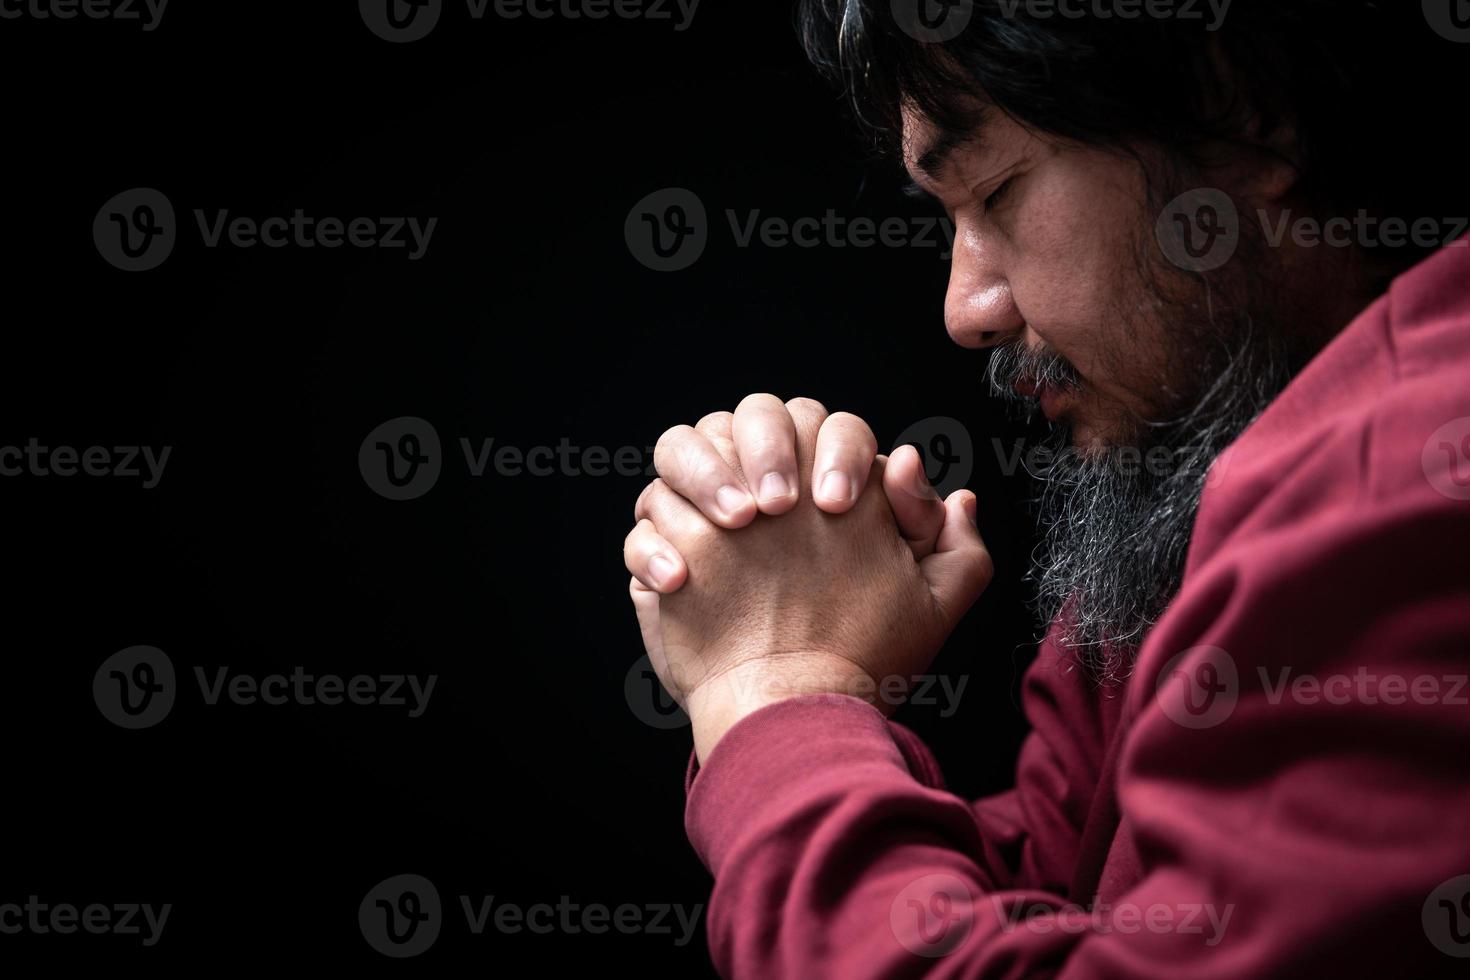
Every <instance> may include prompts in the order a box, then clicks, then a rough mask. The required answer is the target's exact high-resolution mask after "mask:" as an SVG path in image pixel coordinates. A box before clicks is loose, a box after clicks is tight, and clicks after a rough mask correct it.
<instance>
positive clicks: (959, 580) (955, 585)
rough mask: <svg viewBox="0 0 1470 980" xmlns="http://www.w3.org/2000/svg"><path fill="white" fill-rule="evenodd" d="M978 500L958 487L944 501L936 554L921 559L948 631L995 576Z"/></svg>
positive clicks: (926, 578) (924, 572)
mask: <svg viewBox="0 0 1470 980" xmlns="http://www.w3.org/2000/svg"><path fill="white" fill-rule="evenodd" d="M977 504H978V501H977V500H976V499H975V495H974V494H973V493H971V492H970V491H968V490H956V491H955V492H954V493H952V494H950V495H949V499H948V500H946V501H945V502H944V526H943V527H942V528H940V530H939V538H938V540H936V541H935V543H934V553H933V554H931V555H930V556H929V557H927V558H925V559H924V560H923V561H921V562H919V571H920V572H921V573H922V574H923V576H924V581H926V582H928V583H929V591H930V593H932V594H933V596H934V602H935V603H936V604H937V605H938V606H939V608H940V610H941V612H942V614H943V617H944V628H945V631H946V632H948V631H949V630H952V629H954V627H955V624H956V623H958V622H959V621H960V617H961V616H963V615H964V614H965V613H967V612H969V610H970V607H971V606H972V605H974V604H975V600H976V599H978V598H980V593H982V592H984V591H985V587H986V586H988V585H989V584H990V580H991V579H992V578H993V577H994V576H995V564H994V562H992V561H991V559H990V552H989V550H987V549H986V547H985V542H984V541H983V540H982V539H981V538H980V529H979V528H978V527H977V526H976V523H975V517H976V507H977Z"/></svg>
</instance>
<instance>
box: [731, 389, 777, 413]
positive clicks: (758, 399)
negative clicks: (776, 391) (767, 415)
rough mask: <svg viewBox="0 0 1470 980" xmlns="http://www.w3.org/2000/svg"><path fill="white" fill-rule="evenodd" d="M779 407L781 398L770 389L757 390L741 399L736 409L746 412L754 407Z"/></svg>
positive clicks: (738, 411)
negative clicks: (769, 390)
mask: <svg viewBox="0 0 1470 980" xmlns="http://www.w3.org/2000/svg"><path fill="white" fill-rule="evenodd" d="M779 407H781V399H779V398H777V397H776V396H775V395H773V394H771V393H770V392H768V391H757V392H754V393H752V394H749V395H746V396H745V397H744V398H742V399H740V404H739V405H737V406H735V411H736V412H737V413H744V412H748V411H750V410H752V409H762V408H766V409H769V408H779Z"/></svg>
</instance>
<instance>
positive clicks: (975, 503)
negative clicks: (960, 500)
mask: <svg viewBox="0 0 1470 980" xmlns="http://www.w3.org/2000/svg"><path fill="white" fill-rule="evenodd" d="M965 513H967V514H969V515H970V523H971V524H973V525H975V527H976V528H979V527H980V501H979V500H978V499H976V497H975V495H974V494H970V496H969V499H967V500H966V501H965Z"/></svg>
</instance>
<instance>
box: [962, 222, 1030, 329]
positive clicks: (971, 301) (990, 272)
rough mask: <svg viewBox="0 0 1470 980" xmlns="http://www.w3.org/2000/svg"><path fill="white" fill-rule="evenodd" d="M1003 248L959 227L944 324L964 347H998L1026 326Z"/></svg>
mask: <svg viewBox="0 0 1470 980" xmlns="http://www.w3.org/2000/svg"><path fill="white" fill-rule="evenodd" d="M999 251H1000V250H999V249H998V248H996V247H995V245H994V244H993V243H990V242H987V241H985V240H984V239H982V238H981V236H980V235H979V234H977V233H975V232H974V231H973V230H969V231H967V230H966V229H963V228H957V229H956V234H955V243H954V253H953V257H952V259H951V260H950V272H949V291H948V292H947V293H946V294H945V297H944V326H945V329H946V330H948V331H949V336H950V338H951V339H953V340H954V342H955V343H957V344H959V345H960V346H961V347H969V348H974V349H982V348H986V347H995V346H997V345H999V344H1003V343H1005V342H1006V341H1008V340H1011V339H1013V338H1015V337H1016V336H1017V335H1019V334H1020V333H1021V331H1022V330H1023V329H1024V328H1025V326H1026V320H1025V318H1024V317H1022V316H1021V311H1020V310H1019V309H1018V308H1017V307H1016V300H1015V297H1014V296H1013V295H1012V293H1011V284H1010V282H1009V281H1008V280H1007V279H1006V276H1005V271H1004V269H1002V267H1001V262H1000V260H999V258H1000V256H999Z"/></svg>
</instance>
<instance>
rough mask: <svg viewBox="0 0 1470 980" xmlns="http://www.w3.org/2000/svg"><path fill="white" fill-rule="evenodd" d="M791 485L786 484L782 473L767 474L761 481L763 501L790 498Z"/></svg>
mask: <svg viewBox="0 0 1470 980" xmlns="http://www.w3.org/2000/svg"><path fill="white" fill-rule="evenodd" d="M790 494H791V484H789V483H787V482H786V477H784V476H782V475H781V474H780V473H767V474H766V475H765V478H764V479H762V480H761V499H762V500H778V499H780V498H782V497H786V496H790Z"/></svg>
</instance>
